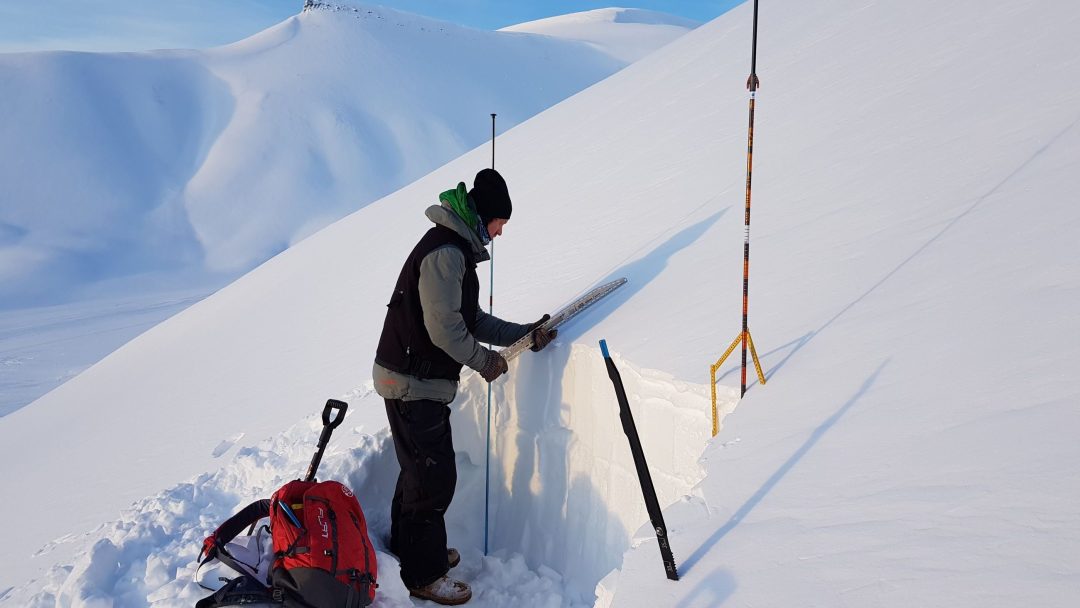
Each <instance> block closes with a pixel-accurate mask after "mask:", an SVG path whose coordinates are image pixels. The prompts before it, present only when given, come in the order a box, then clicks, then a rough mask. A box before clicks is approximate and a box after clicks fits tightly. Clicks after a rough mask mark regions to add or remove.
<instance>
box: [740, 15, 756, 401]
mask: <svg viewBox="0 0 1080 608" xmlns="http://www.w3.org/2000/svg"><path fill="white" fill-rule="evenodd" d="M757 21H758V0H754V42H753V48H752V50H751V53H750V78H748V79H747V80H746V88H748V89H750V127H749V130H748V134H747V138H746V139H747V143H746V219H745V222H744V224H743V225H744V230H743V283H742V384H741V392H740V393H739V397H743V396H745V395H746V350H747V346H748V343H749V342H750V325H749V316H750V315H749V312H750V178H751V176H752V175H753V167H754V97H755V96H756V94H757V88H758V85H759V84H760V83H759V82H758V77H757Z"/></svg>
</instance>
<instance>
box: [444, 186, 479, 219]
mask: <svg viewBox="0 0 1080 608" xmlns="http://www.w3.org/2000/svg"><path fill="white" fill-rule="evenodd" d="M439 200H440V201H443V202H445V203H446V204H448V205H450V208H451V209H453V210H454V213H456V214H458V217H460V218H461V219H463V220H465V225H467V226H468V227H469V228H470V229H471V230H476V224H477V222H478V220H477V217H476V211H473V209H472V207H470V206H469V192H468V190H467V189H466V188H465V182H459V183H458V185H457V188H455V189H454V190H447V191H446V192H443V193H442V194H440V195H439Z"/></svg>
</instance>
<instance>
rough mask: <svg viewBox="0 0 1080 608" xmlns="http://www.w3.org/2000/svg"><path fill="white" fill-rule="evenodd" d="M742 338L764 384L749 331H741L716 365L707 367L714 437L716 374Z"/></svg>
mask: <svg viewBox="0 0 1080 608" xmlns="http://www.w3.org/2000/svg"><path fill="white" fill-rule="evenodd" d="M743 338H745V339H746V345H747V346H749V347H750V356H751V357H753V359H754V369H755V370H757V377H758V381H759V382H761V384H762V385H764V384H765V374H764V373H763V372H762V371H761V361H758V356H757V349H756V348H754V339H753V338H751V337H750V330H746V331H744V332H743V331H741V332H739V335H737V336H735V339H734V340H732V341H731V346H729V347H728V349H727V350H726V351H724V354H723V355H722V356H721V357H720V358H719V359H717V361H716V363H713V364H712V366H711V367H709V386H710V387H712V434H713V437H716V434H717V433H719V432H720V418H719V416H718V415H717V413H716V372H717V371H718V370H719V369H720V367H721V366H722V365H724V360H726V359H727V358H728V357H729V356H731V353H733V352H735V347H737V346H738V345H739V344H740V343H742V341H743Z"/></svg>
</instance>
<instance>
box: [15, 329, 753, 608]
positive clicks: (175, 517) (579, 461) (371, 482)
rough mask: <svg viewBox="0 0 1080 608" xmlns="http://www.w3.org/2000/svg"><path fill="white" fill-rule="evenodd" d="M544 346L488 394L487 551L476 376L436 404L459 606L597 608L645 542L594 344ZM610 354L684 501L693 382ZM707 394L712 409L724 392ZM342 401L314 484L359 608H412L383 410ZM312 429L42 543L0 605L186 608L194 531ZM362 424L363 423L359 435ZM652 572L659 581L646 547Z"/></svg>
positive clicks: (689, 487)
mask: <svg viewBox="0 0 1080 608" xmlns="http://www.w3.org/2000/svg"><path fill="white" fill-rule="evenodd" d="M557 346H558V347H557V348H552V349H549V350H547V351H545V352H542V353H538V354H533V353H527V354H526V355H524V356H522V357H520V358H519V359H517V360H515V361H514V362H513V363H512V365H511V369H510V373H509V374H508V375H507V376H504V378H503V379H501V380H498V381H496V382H495V384H494V385H493V391H492V405H493V412H494V417H493V420H492V427H491V433H492V435H491V444H492V451H491V461H490V462H491V477H490V522H491V523H490V528H489V532H488V534H489V536H488V545H489V555H487V556H484V555H483V548H484V497H485V489H484V485H485V483H484V481H485V480H484V465H485V431H486V428H487V420H486V414H485V412H486V410H487V392H488V391H487V383H485V382H484V381H483V380H482V379H481V378H480V377H479V376H478V375H476V374H471V373H467V374H466V376H465V377H464V378H463V382H462V385H461V391H460V393H459V396H458V399H457V400H456V401H455V403H454V404H453V405H452V409H453V410H454V414H453V416H452V418H451V420H452V424H453V427H454V442H455V448H456V450H457V454H458V487H457V493H456V495H455V499H454V502H453V504H452V505H451V507H450V510H449V511H448V513H447V532H448V537H449V540H450V544H451V545H453V546H456V547H458V548H459V550H460V551H461V553H462V556H463V559H462V564H461V565H460V566H458V567H457V568H456V569H455V570H454V571H453V573H454V575H455V576H457V577H459V578H462V579H464V580H467V581H469V582H470V583H471V584H472V585H473V592H474V597H473V600H472V601H471V602H470V603H469V605H470V606H492V607H494V606H508V605H521V606H539V607H548V606H550V607H551V608H557V607H560V606H591V605H593V604H594V603H595V602H596V600H597V594H599V596H600V598H601V601H600V603H601V604H602V603H603V599H604V598H606V597H610V595H611V594H612V592H613V589H612V588H611V587H612V585H614V584H615V583H616V582H617V580H618V577H617V576H611V577H608V578H606V579H605V577H606V576H607V575H608V574H609V573H611V572H613V571H615V570H617V569H619V568H620V567H621V565H622V559H623V553H624V552H625V551H626V550H627V549H629V548H630V546H631V542H632V541H634V539H635V536H636V537H637V539H638V541H639V542H640V539H641V536H642V534H645V535H646V536H647V535H648V531H647V528H648V527H649V526H648V514H647V513H646V510H645V504H644V501H643V499H642V495H641V489H640V485H639V482H638V479H637V474H636V471H635V469H634V464H633V459H632V457H631V455H630V449H629V445H628V442H627V440H626V437H625V435H624V434H623V431H622V426H621V424H620V422H619V411H618V403H617V402H616V400H615V395H614V391H613V389H612V387H611V382H610V380H609V379H608V377H607V370H606V368H605V366H604V362H603V358H602V357H601V356H600V353H599V349H597V348H589V347H587V346H584V345H573V346H572V347H566V346H563V345H561V344H560V345H557ZM614 358H615V361H616V362H617V364H618V365H619V369H620V372H621V374H622V378H623V382H624V384H625V386H626V390H627V395H628V398H629V400H630V404H631V407H632V408H633V410H634V416H635V421H636V423H637V427H638V432H639V433H640V435H641V441H642V445H643V447H644V450H645V455H646V457H647V459H648V462H649V466H650V470H651V473H652V477H653V481H654V483H655V485H656V491H657V495H658V497H659V498H660V502H661V504H662V505H664V506H667V505H670V504H672V503H674V502H676V501H677V500H679V498H680V497H682V496H684V495H686V494H691V493H693V492H694V486H695V485H696V484H697V482H698V481H700V480H701V479H702V477H703V470H702V469H701V467H700V466H699V464H698V458H699V456H700V455H701V452H702V450H703V448H704V446H705V443H706V442H707V440H708V439H709V432H710V430H711V420H710V413H709V392H708V386H707V385H704V384H702V385H698V384H690V383H686V382H681V381H678V380H675V379H674V378H673V377H671V376H670V375H667V374H664V373H662V372H657V371H652V370H642V369H638V368H636V367H635V366H633V365H632V364H630V363H628V362H626V361H623V360H621V358H620V357H619V356H618V354H617V353H616V354H614ZM720 389H721V391H723V393H722V395H723V399H722V401H723V403H722V406H723V407H722V409H723V413H726V412H727V411H730V410H731V409H732V408H733V407H734V404H735V401H736V399H735V393H734V392H733V391H731V390H730V389H725V388H724V387H720ZM344 399H345V400H346V401H348V402H349V404H350V411H349V414H348V415H349V417H350V421H349V424H346V425H344V426H342V427H341V428H339V429H338V431H337V433H335V435H334V437H333V439H332V440H331V441H330V445H329V447H328V449H327V452H326V455H325V457H324V459H323V462H322V466H321V468H320V470H319V478H320V479H337V480H341V481H343V482H345V483H347V484H348V485H350V486H351V487H352V488H353V489H354V490H355V491H356V493H357V496H358V497H359V499H360V501H361V504H362V505H363V507H364V511H365V514H366V516H367V518H368V524H369V528H370V531H371V535H372V541H373V542H374V544H375V547H376V549H377V550H378V559H379V572H380V575H381V576H380V579H379V593H378V596H377V599H376V604H375V605H376V606H383V607H386V606H395V607H396V606H405V607H407V606H412V605H413V602H412V600H410V598H409V594H408V591H407V590H406V589H405V587H404V586H403V585H402V583H401V581H400V579H399V578H398V576H397V558H396V557H394V556H392V555H391V554H390V553H389V552H388V551H387V549H386V547H387V541H388V538H387V535H388V533H389V528H390V525H389V523H390V522H389V507H390V500H391V497H392V496H393V491H394V483H395V481H396V479H397V472H398V465H397V461H396V458H395V456H394V450H393V446H392V443H391V439H390V435H389V432H388V430H387V429H386V428H385V420H384V417H385V415H384V413H383V403H382V400H381V399H380V398H379V397H378V395H376V394H375V393H374V392H373V391H371V389H370V386H369V387H367V388H365V389H362V390H357V391H354V392H353V393H352V394H350V395H347V396H345V397H344ZM320 428H321V420H320V418H319V416H318V414H315V413H313V414H312V415H310V416H308V417H306V418H304V419H303V420H302V421H300V422H299V423H297V424H296V425H294V426H293V427H292V428H290V429H288V430H287V431H285V432H283V433H281V434H280V435H278V436H276V437H273V438H270V439H267V440H264V441H262V442H261V443H259V445H257V446H255V447H246V448H241V449H240V450H239V451H238V452H237V453H236V454H235V456H234V457H233V459H232V461H231V462H229V464H228V465H226V466H225V467H223V468H221V469H220V470H218V471H217V472H215V473H205V474H203V475H200V476H199V477H197V478H196V479H194V480H192V481H190V482H188V483H184V484H180V485H178V486H175V487H174V488H172V489H170V490H167V491H165V492H162V493H161V494H159V495H157V496H154V497H151V498H146V499H144V500H142V501H139V502H138V503H136V504H135V505H133V506H132V508H130V509H129V510H127V511H125V512H124V513H123V515H122V517H121V518H120V519H119V520H117V521H114V522H111V523H109V524H105V525H103V526H101V527H99V528H98V529H96V530H94V531H92V532H89V533H87V534H84V535H82V536H81V537H76V538H66V539H62V540H61V541H58V543H57V544H66V545H73V546H74V551H73V554H74V556H75V557H74V560H73V563H72V564H70V565H66V566H57V567H54V568H53V569H52V570H51V571H50V572H49V573H48V574H47V575H46V576H45V577H44V579H43V580H38V581H33V582H31V583H29V584H27V585H25V586H23V587H20V588H15V589H12V590H9V592H8V593H7V594H5V596H4V597H2V598H0V604H4V605H12V606H14V605H19V606H30V607H44V606H53V605H64V606H72V607H76V608H89V607H98V606H107V607H110V608H123V607H132V608H134V607H144V606H153V607H154V608H180V607H190V606H191V605H193V604H194V602H195V601H196V600H197V599H199V598H201V597H203V596H205V595H207V593H208V592H207V591H205V590H203V589H201V588H200V587H199V586H198V585H196V584H195V583H194V582H193V576H194V574H195V572H196V567H197V565H198V563H197V561H196V557H197V556H196V554H197V552H198V550H199V548H200V546H201V542H202V539H203V537H205V536H206V535H207V534H208V533H209V532H210V531H212V530H213V529H214V528H215V527H217V525H219V524H220V523H221V522H222V521H224V520H225V519H226V518H227V517H228V516H230V515H231V514H232V513H234V512H235V511H237V510H238V509H240V508H242V507H243V506H245V505H246V504H248V503H249V502H250V501H252V500H255V499H258V498H264V497H266V496H269V495H270V493H272V492H273V491H274V490H275V489H276V488H277V487H279V486H280V485H282V484H283V483H285V482H287V481H289V480H290V479H293V478H295V477H297V476H298V475H300V474H302V472H303V471H305V470H306V467H307V463H308V461H309V460H310V458H311V455H312V453H313V451H314V444H315V439H316V438H317V436H318V433H319V430H320ZM365 428H376V429H379V430H378V431H377V432H375V434H374V435H371V434H366V433H364V429H365ZM643 528H644V529H645V530H644V531H643V532H639V529H643ZM635 533H637V534H636V535H635ZM679 549H680V547H678V546H676V547H675V551H676V558H678V556H679V555H678V551H679ZM48 550H52V549H51V548H47V549H46V551H48ZM687 550H688V549H687ZM218 576H231V574H230V573H229V572H228V571H221V570H219V569H217V568H214V567H211V568H209V569H207V568H204V569H203V570H202V571H201V572H200V579H201V580H203V581H204V582H207V584H208V585H210V586H217V584H218V583H217V582H216V581H217V577H218ZM656 576H657V577H660V578H663V576H664V575H663V569H662V566H661V564H660V560H659V552H658V553H657V563H656ZM602 579H603V580H604V584H603V585H602V586H601V588H599V589H598V588H597V585H598V583H600V581H601V580H602ZM58 602H59V604H57V603H58Z"/></svg>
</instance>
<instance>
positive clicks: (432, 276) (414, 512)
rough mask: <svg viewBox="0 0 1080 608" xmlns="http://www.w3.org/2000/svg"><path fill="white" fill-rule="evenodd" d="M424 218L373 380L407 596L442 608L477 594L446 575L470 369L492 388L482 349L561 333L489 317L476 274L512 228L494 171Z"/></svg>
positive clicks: (489, 357) (496, 372)
mask: <svg viewBox="0 0 1080 608" xmlns="http://www.w3.org/2000/svg"><path fill="white" fill-rule="evenodd" d="M439 200H440V202H441V204H440V205H433V206H431V207H429V208H428V209H427V211H426V215H427V217H428V219H430V220H431V221H432V222H434V223H435V226H434V227H433V228H431V229H430V230H428V232H427V233H426V234H425V235H424V236H423V237H422V238H421V239H420V242H419V243H417V245H416V247H415V248H414V249H413V250H412V253H410V254H409V257H408V258H407V259H406V260H405V264H404V266H403V267H402V269H401V274H400V275H399V276H398V280H397V284H396V285H395V286H394V293H393V295H392V296H391V297H390V303H389V304H387V309H388V310H387V311H386V320H385V321H384V322H383V331H382V337H381V338H380V339H379V347H378V350H377V351H376V355H375V367H374V370H373V372H372V375H373V378H374V380H375V390H376V391H377V392H378V393H379V395H380V396H381V397H382V398H383V399H384V400H385V401H386V415H387V417H388V418H389V420H390V431H391V433H392V435H393V438H394V449H395V451H396V452H397V458H398V464H400V465H401V473H400V474H399V475H398V482H397V489H396V491H395V493H394V501H393V503H392V505H391V509H390V516H391V529H390V549H391V550H392V551H393V552H394V553H395V554H397V556H398V557H399V558H400V560H401V578H402V580H403V581H404V582H405V586H406V587H408V588H409V592H410V593H411V594H412V595H414V596H417V597H421V598H424V599H429V600H432V601H435V602H438V603H440V604H446V605H455V604H463V603H465V602H467V601H468V600H469V598H471V597H472V591H471V590H470V589H469V586H468V585H467V584H466V583H464V582H462V581H459V580H455V579H452V578H450V577H448V576H447V573H448V572H449V570H450V568H452V567H454V566H456V565H457V563H458V561H460V559H461V558H460V555H459V554H458V552H457V551H456V550H455V549H447V546H446V523H445V521H444V519H443V517H444V515H445V513H446V509H447V507H449V506H450V501H451V500H452V499H453V497H454V487H455V485H456V483H457V466H456V463H455V460H454V446H453V442H452V441H451V436H450V408H449V407H448V405H447V404H449V403H450V402H451V401H453V400H454V397H455V395H456V394H457V383H458V379H459V374H460V372H461V369H462V367H463V366H466V365H467V366H469V367H470V368H472V369H474V370H476V371H477V372H479V373H480V375H481V376H483V378H484V379H485V380H487V381H488V382H491V381H493V380H495V379H496V378H498V377H499V376H500V375H502V374H504V373H506V371H507V364H506V361H505V360H504V359H503V358H502V356H501V355H499V353H497V352H495V351H493V350H490V349H488V348H485V347H484V346H482V345H481V344H480V343H481V342H486V343H488V344H495V345H498V346H508V345H510V344H512V343H514V342H515V341H517V340H518V339H520V338H522V337H524V336H525V335H526V334H528V333H529V332H532V334H533V342H534V344H533V350H534V351H536V350H540V349H542V348H544V347H545V346H547V344H549V343H550V342H551V340H552V339H553V338H554V337H555V335H556V333H557V330H551V331H548V330H545V329H543V328H541V325H542V324H543V323H544V321H546V320H547V319H548V315H544V317H543V318H542V319H540V320H539V321H537V322H535V323H532V324H529V325H522V324H518V323H509V322H507V321H503V320H501V319H498V318H496V317H494V316H491V315H488V314H486V313H484V311H483V310H481V308H480V303H479V300H480V282H479V280H478V279H477V276H476V265H477V263H479V262H484V261H487V260H489V259H491V257H490V256H489V255H488V252H487V250H486V249H485V246H486V245H487V244H488V243H489V242H491V239H493V238H495V237H497V236H500V235H501V234H502V232H503V227H504V226H505V225H506V222H507V221H509V220H510V212H511V203H510V194H509V192H508V191H507V188H506V182H505V181H504V180H503V178H502V176H501V175H499V173H498V172H497V171H495V170H494V169H484V170H482V171H480V172H479V173H477V174H476V178H475V180H474V181H473V188H472V190H469V191H468V192H466V189H465V184H464V183H459V184H458V186H457V188H456V189H454V190H447V191H446V192H443V193H442V194H441V195H440V196H439Z"/></svg>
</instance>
